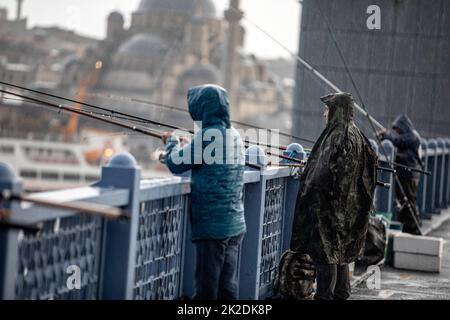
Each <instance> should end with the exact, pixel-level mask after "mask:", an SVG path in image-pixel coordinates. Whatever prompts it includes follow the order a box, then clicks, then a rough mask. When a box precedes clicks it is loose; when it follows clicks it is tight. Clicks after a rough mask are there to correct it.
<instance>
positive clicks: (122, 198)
mask: <svg viewBox="0 0 450 320" xmlns="http://www.w3.org/2000/svg"><path fill="white" fill-rule="evenodd" d="M439 145H440V147H439ZM423 146H424V152H423V162H424V164H425V167H426V168H427V170H429V171H431V172H432V175H431V176H422V177H421V182H420V184H419V191H418V202H419V207H420V208H421V212H422V213H425V212H428V213H430V212H432V213H436V212H439V210H441V209H442V208H444V207H447V206H448V205H449V204H450V203H449V202H450V194H449V192H450V170H449V168H450V140H445V141H441V142H440V143H439V144H438V143H437V142H436V141H434V140H427V141H425V140H424V141H423ZM385 149H386V150H387V152H388V158H389V160H392V159H394V158H395V153H394V152H395V150H394V148H393V146H392V144H391V143H390V142H385ZM380 159H381V160H383V157H382V156H381V155H380ZM244 180H245V188H244V206H245V218H246V225H247V233H246V235H245V237H244V240H243V243H242V246H241V248H240V257H239V288H240V289H239V290H240V291H239V294H240V298H241V299H264V298H266V297H268V296H270V295H271V294H272V285H273V280H274V278H275V276H276V271H277V265H278V262H279V259H280V257H281V254H282V253H283V252H284V251H285V250H286V249H287V248H289V242H290V238H291V228H292V221H293V215H294V209H295V202H296V197H297V193H298V189H299V181H298V180H297V179H296V178H295V177H294V176H293V175H292V169H291V168H287V167H282V168H280V167H266V168H263V169H262V170H257V169H251V168H248V169H247V170H246V171H245V174H244ZM379 180H381V181H383V182H387V183H391V185H392V186H391V188H390V189H386V188H380V187H377V191H376V196H375V208H376V210H377V211H379V212H391V213H392V212H395V207H394V205H393V201H394V197H395V190H394V188H393V186H394V178H393V174H392V173H390V172H380V175H379ZM5 190H7V191H8V192H10V193H13V194H14V193H17V194H19V193H20V192H21V191H22V183H21V180H20V179H18V178H17V177H16V176H15V175H14V173H13V172H11V170H10V169H9V168H7V167H6V166H5V165H3V164H0V191H2V192H4V191H5ZM437 190H439V191H437ZM205 192H207V190H205ZM32 196H33V197H35V198H37V199H49V200H53V201H59V202H70V201H74V200H77V201H83V202H91V203H97V204H106V205H109V206H114V207H120V208H121V209H123V212H124V214H125V217H124V218H122V219H117V220H110V219H105V218H102V217H99V216H94V215H90V214H86V213H80V212H71V211H66V210H61V209H50V208H45V207H41V206H37V205H31V204H27V203H23V202H22V203H20V202H14V201H3V203H0V207H2V208H6V209H8V210H9V212H11V213H12V214H11V216H10V217H9V218H8V219H6V220H5V221H6V223H7V225H5V224H3V226H2V227H1V228H0V298H1V299H176V298H178V297H181V296H189V297H190V296H192V294H193V292H194V287H193V282H194V281H193V280H194V263H195V251H194V247H193V244H192V243H191V241H190V230H189V229H190V227H189V218H188V217H189V208H190V205H189V202H190V180H189V178H186V177H171V178H164V179H153V180H142V179H141V171H140V169H139V167H138V166H137V165H136V163H135V161H134V159H133V158H131V157H130V156H126V155H117V156H116V157H115V158H114V159H113V160H112V161H111V162H110V164H109V165H108V166H105V167H103V168H102V176H101V179H100V181H98V182H97V183H95V184H93V185H92V186H90V187H85V188H77V189H69V190H62V191H54V192H47V193H37V194H33V195H32ZM421 217H422V218H424V217H425V216H424V215H423V214H422V215H421ZM38 224H40V225H41V226H42V228H41V229H40V231H39V232H37V233H36V232H30V231H27V230H28V229H27V226H35V225H38ZM18 226H19V227H18ZM77 275H78V277H77ZM78 280H79V281H78ZM77 281H78V282H77Z"/></svg>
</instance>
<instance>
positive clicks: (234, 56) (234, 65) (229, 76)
mask: <svg viewBox="0 0 450 320" xmlns="http://www.w3.org/2000/svg"><path fill="white" fill-rule="evenodd" d="M243 16H244V13H243V12H242V11H241V10H240V9H239V0H230V8H229V9H228V10H226V11H225V19H226V20H227V22H228V34H227V44H226V55H225V66H224V67H225V70H224V75H225V79H224V80H225V81H224V86H225V88H226V89H227V90H228V94H229V98H230V104H231V109H232V113H233V117H234V118H239V99H238V86H239V57H238V52H237V49H238V47H239V43H240V33H241V28H240V21H241V19H242V17H243Z"/></svg>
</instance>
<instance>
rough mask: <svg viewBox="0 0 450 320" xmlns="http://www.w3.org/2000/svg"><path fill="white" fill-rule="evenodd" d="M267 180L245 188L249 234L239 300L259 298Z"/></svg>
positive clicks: (242, 255)
mask: <svg viewBox="0 0 450 320" xmlns="http://www.w3.org/2000/svg"><path fill="white" fill-rule="evenodd" d="M265 184H266V180H265V179H263V176H262V175H261V180H260V181H259V182H256V183H248V184H246V186H245V195H244V209H245V222H246V225H247V232H246V234H245V237H244V240H243V242H242V246H241V261H240V270H239V279H240V283H239V298H240V299H250V300H256V299H258V298H259V283H260V279H259V277H260V275H259V267H260V262H261V246H262V244H261V238H262V231H263V230H262V226H263V217H264V201H265Z"/></svg>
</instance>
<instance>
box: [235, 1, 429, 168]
mask: <svg viewBox="0 0 450 320" xmlns="http://www.w3.org/2000/svg"><path fill="white" fill-rule="evenodd" d="M318 5H319V4H318ZM230 8H231V9H232V10H234V11H236V12H240V11H239V9H238V8H235V7H233V6H231V7H230ZM319 11H320V12H321V14H322V15H323V13H322V11H321V10H320V8H319ZM243 19H244V20H246V21H247V22H248V23H250V24H251V25H253V26H254V27H255V28H257V29H258V30H259V31H261V32H262V33H263V34H265V35H266V36H267V37H268V38H270V39H271V40H272V41H274V42H275V43H276V44H278V45H279V46H280V47H281V48H283V49H284V50H285V51H286V52H288V53H289V54H290V55H291V56H292V57H293V58H294V59H296V60H297V61H298V62H299V63H300V64H302V65H303V66H304V67H305V68H306V69H307V70H309V71H310V72H312V74H313V75H315V76H316V77H317V78H319V79H320V80H322V81H323V82H324V83H325V84H327V85H328V86H329V87H330V88H332V89H333V90H335V91H336V92H343V91H342V90H341V89H339V88H338V87H337V86H336V85H335V84H334V83H332V82H331V81H330V80H328V79H327V78H326V77H325V76H324V75H323V74H321V73H320V72H319V71H317V69H315V68H313V67H312V66H311V65H310V64H309V63H307V62H306V61H305V60H303V59H302V58H301V57H300V56H299V55H297V54H295V53H294V52H292V51H291V50H290V49H289V48H288V47H286V46H285V45H284V44H283V43H281V42H280V41H278V39H276V38H275V37H274V36H272V35H271V34H270V33H269V32H267V31H266V30H264V29H263V28H261V27H260V26H259V25H258V24H256V23H255V22H253V21H252V20H250V19H249V18H247V17H246V16H243ZM325 21H326V22H327V26H328V29H329V31H330V30H331V28H330V27H329V24H328V20H326V19H325ZM331 34H332V35H333V33H331ZM333 37H334V35H333ZM335 44H336V45H337V42H336V41H335ZM339 52H340V50H339ZM341 59H342V53H341ZM344 65H345V66H346V63H345V61H344ZM346 69H347V70H348V67H347V68H346ZM351 79H352V82H353V83H354V81H353V78H352V77H351ZM353 86H355V85H354V84H353ZM355 89H356V87H355ZM356 91H357V95H358V96H359V99H360V101H361V104H362V107H361V106H359V105H358V104H357V103H356V102H354V103H353V105H354V106H355V108H356V109H357V110H358V111H359V112H360V113H361V114H363V115H364V116H366V117H367V118H368V119H369V122H370V124H371V125H372V129H374V127H373V126H375V125H376V126H377V127H378V128H379V129H385V127H384V126H383V125H382V124H381V123H380V122H378V121H377V120H376V119H375V118H374V117H372V116H371V115H370V114H369V113H368V111H367V109H366V107H365V105H364V104H363V101H362V100H361V98H360V94H359V91H358V90H357V89H356ZM375 131H376V129H375ZM386 159H387V157H386ZM385 162H387V163H389V164H391V165H394V166H397V167H402V168H404V169H407V170H409V171H412V172H418V173H421V174H425V175H431V172H429V171H424V170H420V169H417V168H412V167H408V166H405V165H402V164H399V163H396V162H393V161H385Z"/></svg>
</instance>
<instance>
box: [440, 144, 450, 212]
mask: <svg viewBox="0 0 450 320" xmlns="http://www.w3.org/2000/svg"><path fill="white" fill-rule="evenodd" d="M442 145H443V153H442V180H441V181H442V198H441V206H442V208H446V207H447V205H448V183H449V181H448V165H449V156H450V155H449V152H450V149H449V147H450V146H449V145H448V140H447V139H442Z"/></svg>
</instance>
